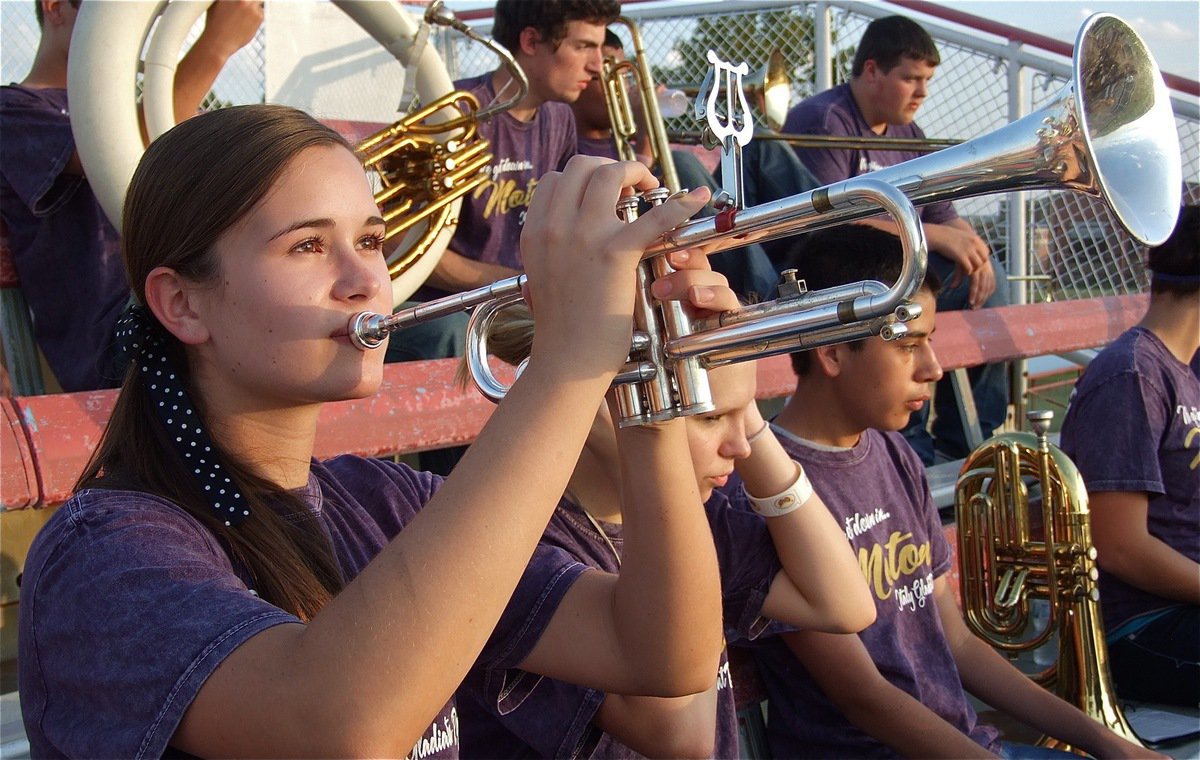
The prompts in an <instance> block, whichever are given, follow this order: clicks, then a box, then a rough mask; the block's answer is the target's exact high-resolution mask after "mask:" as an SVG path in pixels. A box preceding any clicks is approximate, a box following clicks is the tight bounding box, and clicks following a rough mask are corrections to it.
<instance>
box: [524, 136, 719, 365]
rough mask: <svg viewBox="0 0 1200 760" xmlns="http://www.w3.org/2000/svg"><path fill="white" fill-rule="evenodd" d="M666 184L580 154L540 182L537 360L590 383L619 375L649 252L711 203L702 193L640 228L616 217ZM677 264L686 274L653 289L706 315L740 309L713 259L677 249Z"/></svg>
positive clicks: (655, 211)
mask: <svg viewBox="0 0 1200 760" xmlns="http://www.w3.org/2000/svg"><path fill="white" fill-rule="evenodd" d="M657 186H658V180H656V179H655V178H654V176H653V175H652V174H651V173H650V171H649V170H648V169H646V167H645V166H643V165H641V164H639V163H636V162H620V163H617V162H613V161H610V160H608V159H603V158H597V157H594V156H575V157H574V158H572V159H571V160H570V162H568V164H567V167H566V169H565V170H564V171H562V172H551V173H550V174H547V175H546V176H544V177H542V179H541V180H540V181H539V183H538V188H537V192H536V193H535V194H534V197H533V201H532V203H531V204H530V209H529V215H528V217H527V219H526V222H525V227H524V230H523V231H522V234H521V252H522V256H523V258H524V261H525V269H526V273H527V274H528V276H529V283H528V285H527V291H526V300H527V301H528V302H529V303H530V305H531V307H532V308H533V310H534V313H535V315H536V318H537V324H538V330H537V333H536V337H535V338H534V346H533V353H532V357H531V361H536V357H537V356H538V355H539V354H540V353H545V355H551V354H553V355H555V356H559V357H563V358H565V359H567V360H568V361H570V362H571V363H572V365H571V366H573V367H574V368H575V371H576V372H578V373H579V374H578V376H579V377H581V378H583V377H594V376H595V375H596V374H597V373H615V371H616V370H617V368H618V367H619V366H620V365H621V364H622V362H624V360H625V358H626V357H627V355H628V353H629V346H630V336H631V334H632V329H633V317H632V315H633V313H634V296H635V293H636V288H637V277H636V270H637V264H638V262H639V261H640V260H641V258H642V254H643V252H644V251H645V250H646V248H647V247H648V246H649V245H650V244H651V243H653V242H655V241H656V240H657V239H658V238H659V237H660V236H662V234H663V233H665V232H667V231H668V230H670V229H672V228H673V227H676V226H677V225H679V224H680V223H682V222H684V221H686V220H687V219H688V218H689V217H691V216H692V215H693V214H694V213H696V212H697V211H699V210H700V208H701V207H702V206H703V205H704V204H705V203H706V202H707V201H708V198H709V192H708V190H707V189H704V188H701V189H698V190H693V191H692V192H690V193H688V194H687V195H684V196H680V197H678V198H673V199H671V200H668V201H667V202H665V203H663V204H662V205H660V206H656V207H654V208H652V209H650V210H649V211H647V212H646V213H645V214H643V215H641V216H640V217H639V218H638V219H637V220H635V221H634V222H632V223H628V224H627V223H625V222H622V221H621V220H620V219H619V218H618V217H617V214H616V204H617V201H618V200H619V199H620V198H621V197H623V196H626V195H629V194H631V193H634V192H642V191H646V190H650V189H653V188H655V187H657ZM669 261H670V262H671V264H672V266H674V267H676V268H677V269H679V271H677V272H675V273H673V274H671V275H668V276H667V277H664V278H660V279H659V280H657V281H656V282H655V283H654V286H653V288H652V293H653V295H654V296H655V297H657V298H661V299H671V300H681V301H687V302H688V303H690V304H691V305H692V307H693V308H695V309H698V310H703V311H720V310H725V309H731V308H735V307H736V306H737V299H736V296H735V295H734V293H733V291H732V290H730V289H729V287H728V285H727V284H726V282H725V279H724V278H723V277H722V276H721V275H719V274H716V273H714V272H712V271H711V270H710V269H709V267H708V260H707V258H706V257H705V256H703V255H700V254H697V253H696V252H691V251H678V252H675V253H673V254H671V258H670V259H669Z"/></svg>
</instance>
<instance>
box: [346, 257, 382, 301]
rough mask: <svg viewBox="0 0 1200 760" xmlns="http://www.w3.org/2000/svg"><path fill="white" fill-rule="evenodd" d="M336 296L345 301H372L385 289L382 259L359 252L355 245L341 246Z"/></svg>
mask: <svg viewBox="0 0 1200 760" xmlns="http://www.w3.org/2000/svg"><path fill="white" fill-rule="evenodd" d="M336 266H337V270H338V271H337V280H336V282H335V283H334V296H335V297H336V298H338V299H340V300H344V301H370V300H372V299H374V298H375V296H377V295H378V294H379V291H380V289H381V288H382V287H383V282H382V280H383V277H382V275H381V272H380V269H381V268H385V265H384V264H383V260H382V257H380V256H379V255H377V254H376V255H370V254H368V253H366V252H364V251H360V250H357V249H356V248H355V247H354V246H353V245H345V246H339V249H338V252H337V265H336Z"/></svg>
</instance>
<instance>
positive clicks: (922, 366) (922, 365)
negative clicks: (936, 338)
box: [916, 343, 942, 383]
mask: <svg viewBox="0 0 1200 760" xmlns="http://www.w3.org/2000/svg"><path fill="white" fill-rule="evenodd" d="M916 375H917V377H916V379H917V382H921V383H936V382H937V381H938V380H941V379H942V365H941V362H939V361H938V358H937V354H936V353H934V351H933V346H932V345H931V344H929V343H926V344H925V345H924V346H922V347H921V348H920V349H919V351H918V355H917V372H916Z"/></svg>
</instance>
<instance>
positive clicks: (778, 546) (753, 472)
mask: <svg viewBox="0 0 1200 760" xmlns="http://www.w3.org/2000/svg"><path fill="white" fill-rule="evenodd" d="M765 424H766V422H765V421H764V420H763V418H762V415H761V414H760V413H759V410H758V405H757V404H756V403H754V402H753V401H752V402H750V404H749V405H748V406H747V407H746V430H747V431H749V432H750V433H754V432H756V431H758V430H761V429H762V427H763V425H765ZM735 466H736V467H737V470H738V473H739V474H740V475H741V476H742V480H743V481H744V482H745V486H746V490H747V492H749V493H750V495H752V496H756V497H759V498H762V497H765V496H770V495H772V494H777V493H780V492H781V491H783V490H784V489H786V488H787V487H788V486H790V485H791V484H792V482H793V481H794V480H795V479H796V467H797V465H796V463H795V462H794V461H792V458H791V457H790V456H788V454H787V452H786V451H784V449H783V446H782V445H781V444H780V443H779V439H777V438H776V437H775V433H774V432H772V431H771V429H770V428H769V427H768V428H767V429H766V431H765V432H764V433H763V435H762V436H760V437H759V438H758V439H756V440H755V441H754V442H753V443H752V444H751V450H750V456H749V457H746V458H745V459H742V460H739V461H738V462H737V464H736V465H735ZM764 519H766V522H767V529H768V530H769V531H770V532H771V539H772V541H773V542H774V544H775V551H776V553H777V554H778V555H779V560H780V562H781V563H782V565H783V572H782V573H780V574H779V575H778V576H776V578H775V580H774V581H773V582H772V583H771V587H770V589H769V591H768V592H767V598H766V599H765V600H764V602H763V614H764V615H766V616H767V617H770V618H773V619H775V620H780V621H782V622H785V623H788V624H790V625H794V626H796V627H797V628H806V629H816V630H821V631H829V632H831V633H854V632H857V631H861V630H862V629H863V628H866V627H867V626H868V625H870V624H871V623H873V622H875V601H874V600H873V599H872V598H871V591H870V589H869V588H867V584H866V582H865V581H864V580H863V574H862V570H861V569H860V568H859V566H858V559H857V558H856V557H855V556H854V549H853V547H851V546H850V542H849V541H848V540H847V539H846V534H845V533H843V532H842V530H841V528H839V527H838V524H837V521H836V520H834V519H833V515H831V514H830V513H829V510H828V509H827V508H826V506H825V503H824V502H823V501H821V497H820V496H819V495H818V494H816V493H814V494H813V495H812V497H811V498H810V499H809V500H808V502H807V503H805V504H804V506H802V507H800V508H799V509H796V510H794V511H792V512H789V513H787V514H785V515H781V516H779V517H770V518H764Z"/></svg>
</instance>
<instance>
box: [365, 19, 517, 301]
mask: <svg viewBox="0 0 1200 760" xmlns="http://www.w3.org/2000/svg"><path fill="white" fill-rule="evenodd" d="M347 8H348V10H347V12H348V13H358V12H359V8H358V7H357V6H353V5H350V6H347ZM425 22H426V23H427V24H433V25H438V26H448V27H451V28H453V29H455V30H457V31H459V32H461V33H462V34H465V35H466V36H467V37H469V38H470V39H471V40H474V41H475V42H478V43H480V44H481V45H483V46H485V47H487V48H488V49H489V50H491V51H492V52H493V53H495V54H496V55H497V56H498V57H499V58H500V60H501V61H502V62H503V64H504V66H505V68H506V69H507V70H508V72H509V74H510V75H511V77H512V80H513V81H514V82H516V83H517V91H516V92H515V93H514V94H513V95H512V97H510V98H508V99H506V100H502V101H501V100H497V102H495V103H491V104H488V105H487V106H486V107H482V106H481V104H480V103H479V101H478V100H477V99H476V98H475V96H474V95H472V94H471V93H469V92H464V91H461V90H460V91H455V92H450V93H447V94H445V95H443V96H441V97H440V98H438V99H436V100H434V101H433V102H431V103H429V104H427V105H424V106H423V107H422V108H421V109H420V110H417V111H414V112H412V113H410V114H408V115H407V116H405V117H404V118H402V119H401V120H399V121H397V122H396V123H394V124H392V125H391V126H389V127H385V128H383V129H381V130H379V131H378V132H376V133H375V134H373V135H371V136H370V137H367V138H366V139H365V140H363V141H362V142H360V143H359V144H358V145H357V146H356V147H355V150H354V152H355V154H356V155H357V156H358V157H359V160H361V161H362V164H363V167H364V168H365V169H366V170H367V171H369V172H371V173H373V174H374V176H375V177H376V178H377V180H378V183H379V185H380V189H379V191H378V192H376V193H375V202H376V203H377V204H379V208H380V210H381V211H382V213H383V219H384V222H385V223H386V233H385V235H386V238H387V239H388V240H392V239H393V238H398V237H399V236H401V235H404V234H407V233H408V232H409V231H410V230H419V232H416V233H415V235H413V236H410V237H409V238H405V239H404V242H403V244H401V245H398V246H395V247H392V246H389V248H391V249H392V250H390V252H389V254H388V274H389V275H391V278H392V280H393V282H395V281H396V280H397V279H398V278H400V277H401V276H402V275H403V274H404V273H405V272H407V271H408V270H409V269H410V268H411V267H412V266H413V265H414V264H415V263H416V262H417V261H418V260H419V259H421V258H422V257H424V256H427V255H429V253H428V252H429V250H430V249H431V247H433V246H434V245H435V243H436V242H438V241H439V240H440V239H441V238H443V237H445V236H446V234H447V232H448V231H449V229H450V228H451V227H452V225H454V224H455V223H457V221H458V213H459V206H458V203H457V201H458V200H459V199H461V198H463V197H464V196H466V195H467V194H468V193H470V192H472V191H473V190H475V188H477V187H478V186H479V185H481V184H483V183H484V182H485V181H487V178H488V176H487V172H486V171H485V170H486V168H487V166H488V164H490V163H491V161H492V153H491V146H490V145H489V144H488V141H487V139H486V138H485V137H483V135H482V134H480V133H479V125H480V124H481V123H483V122H485V121H487V120H488V119H490V118H491V117H493V116H495V115H496V114H498V113H501V112H503V111H506V110H508V109H509V108H512V107H513V106H514V105H516V104H517V103H518V102H520V101H521V99H522V98H524V97H525V94H526V93H527V92H528V91H529V81H528V79H527V78H526V77H525V72H524V71H522V70H521V67H520V65H519V64H518V63H517V62H516V61H515V60H514V59H513V57H512V55H511V54H510V53H509V52H508V50H507V49H506V48H505V47H504V46H503V45H500V44H498V43H496V42H495V41H494V40H492V39H490V38H488V37H484V36H482V35H480V34H478V33H476V32H475V31H474V30H473V29H471V28H470V27H468V26H467V25H466V24H464V23H462V21H460V20H459V19H458V17H457V16H455V15H454V12H453V11H451V10H450V9H448V8H446V7H445V4H444V3H443V2H442V0H434V2H432V3H430V4H429V6H428V7H427V8H426V9H425ZM418 225H420V226H418ZM444 245H445V242H442V246H443V247H444ZM437 255H440V250H439V252H438V254H437ZM418 285H419V283H418ZM414 289H415V288H414ZM410 292H411V291H410ZM394 295H396V296H398V295H399V294H398V293H397V294H394ZM399 300H400V299H398V298H395V297H394V298H393V301H394V302H396V303H398V302H399Z"/></svg>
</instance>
